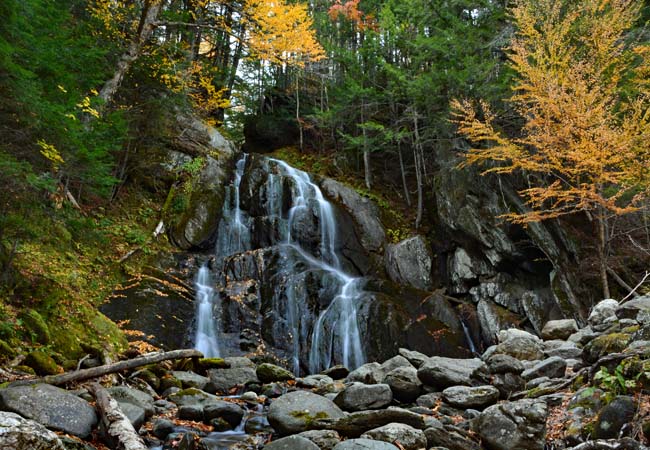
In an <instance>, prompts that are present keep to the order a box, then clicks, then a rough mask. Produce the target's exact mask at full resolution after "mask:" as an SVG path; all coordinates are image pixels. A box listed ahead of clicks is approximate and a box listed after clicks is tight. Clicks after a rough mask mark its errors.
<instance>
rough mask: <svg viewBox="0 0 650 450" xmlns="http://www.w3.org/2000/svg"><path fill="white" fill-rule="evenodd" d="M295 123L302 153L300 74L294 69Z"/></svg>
mask: <svg viewBox="0 0 650 450" xmlns="http://www.w3.org/2000/svg"><path fill="white" fill-rule="evenodd" d="M296 123H297V124H298V132H299V133H300V151H302V150H303V148H304V135H303V129H302V122H301V120H300V72H299V71H298V69H296Z"/></svg>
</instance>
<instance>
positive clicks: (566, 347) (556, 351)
mask: <svg viewBox="0 0 650 450" xmlns="http://www.w3.org/2000/svg"><path fill="white" fill-rule="evenodd" d="M547 342H560V345H558V346H552V347H546V346H545V348H544V354H545V355H546V356H558V357H560V358H562V359H564V360H569V359H580V358H581V357H582V349H581V348H580V347H578V344H576V343H575V342H571V341H547Z"/></svg>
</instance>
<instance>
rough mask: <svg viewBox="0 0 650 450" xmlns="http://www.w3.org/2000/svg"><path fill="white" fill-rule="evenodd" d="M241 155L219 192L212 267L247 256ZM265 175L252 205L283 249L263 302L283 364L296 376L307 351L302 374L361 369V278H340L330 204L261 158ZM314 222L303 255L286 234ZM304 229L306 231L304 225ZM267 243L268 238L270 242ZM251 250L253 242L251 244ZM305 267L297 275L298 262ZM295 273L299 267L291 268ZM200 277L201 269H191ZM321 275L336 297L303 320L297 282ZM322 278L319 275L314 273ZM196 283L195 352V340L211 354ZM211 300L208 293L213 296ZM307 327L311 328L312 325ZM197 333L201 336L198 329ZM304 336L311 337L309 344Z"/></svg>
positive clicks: (283, 167)
mask: <svg viewBox="0 0 650 450" xmlns="http://www.w3.org/2000/svg"><path fill="white" fill-rule="evenodd" d="M246 160H247V155H244V156H243V157H242V158H241V159H240V160H239V161H238V162H237V165H236V172H235V177H234V180H233V183H232V185H231V186H229V187H227V189H226V198H225V202H224V208H223V210H222V220H221V221H220V224H219V230H218V236H217V244H216V248H215V253H216V259H217V262H219V263H221V262H223V261H224V259H225V258H227V257H228V256H231V255H235V254H237V253H241V252H244V251H247V250H251V249H252V247H253V244H252V242H251V228H252V220H251V218H250V217H249V215H248V214H247V213H246V211H242V209H241V204H240V199H241V192H240V191H241V182H242V178H243V176H244V169H245V166H246ZM267 161H268V165H269V167H268V172H269V173H268V174H267V176H266V182H265V184H264V185H262V186H258V187H257V189H259V192H256V194H257V197H256V199H257V201H259V202H260V203H262V204H261V205H258V206H259V207H261V208H262V209H263V210H264V211H265V215H266V216H267V217H268V218H272V219H274V220H276V221H277V224H278V233H279V235H278V236H276V242H277V243H278V244H281V245H282V246H283V248H285V249H286V250H287V258H288V259H287V261H286V267H284V268H282V269H281V270H283V271H284V274H285V275H286V276H285V277H284V278H283V279H282V280H278V285H277V288H274V290H275V292H274V294H273V298H272V299H271V301H272V304H273V309H274V311H276V312H277V314H278V315H279V316H280V318H281V320H278V321H276V323H274V325H273V332H274V333H280V335H286V336H288V341H289V342H290V344H289V345H290V347H291V348H288V349H287V350H289V351H290V352H291V362H292V366H293V370H294V372H295V373H296V374H298V373H299V372H300V357H301V355H305V352H306V348H305V347H309V358H308V365H309V371H310V372H312V373H317V372H319V371H321V370H323V369H325V368H327V367H329V366H330V365H332V364H333V363H336V364H338V363H340V364H344V365H345V366H346V367H349V368H351V369H353V368H356V367H358V366H360V365H361V364H363V363H364V361H365V358H364V352H363V348H362V346H361V337H360V332H359V327H358V323H357V303H358V300H359V298H360V297H361V294H362V293H363V291H362V290H361V279H360V278H355V277H353V276H350V275H349V274H347V273H345V271H344V270H343V269H342V267H341V262H340V260H339V256H338V255H337V253H336V241H337V228H336V220H335V216H334V209H333V207H332V205H331V204H330V203H329V202H328V201H327V200H326V199H325V198H324V196H323V194H322V192H321V190H320V188H319V187H318V186H317V185H316V184H314V183H313V182H312V181H311V180H310V178H309V175H308V174H307V173H305V172H303V171H301V170H298V169H295V168H293V167H291V166H289V165H288V164H287V163H285V162H283V161H279V160H276V159H268V160H267ZM286 179H291V180H292V182H291V183H290V189H291V205H290V206H289V209H288V211H287V210H286V209H285V210H283V204H286V202H283V195H284V194H285V193H286V191H285V190H284V189H283V187H284V186H285V185H286V184H287V183H284V182H283V180H286ZM313 216H316V220H317V222H318V227H319V230H318V231H319V237H320V239H319V242H318V248H317V249H316V248H315V249H313V252H312V250H310V249H309V248H306V246H303V245H301V242H300V239H301V238H300V236H294V225H296V226H300V225H299V224H300V221H301V220H307V221H308V222H309V220H311V219H312V218H313ZM306 226H309V225H306ZM270 239H271V238H270ZM256 245H257V244H256ZM305 263H306V264H307V265H308V266H309V268H307V269H304V264H305ZM299 267H300V268H299ZM202 271H204V272H205V273H208V270H207V268H205V269H204V268H202V269H201V270H200V271H199V277H200V276H201V273H202ZM319 271H320V272H324V273H326V274H327V280H321V282H323V283H330V284H331V285H334V286H335V288H336V294H335V295H334V296H333V300H332V301H331V303H330V304H329V305H328V306H327V308H325V309H324V310H323V311H321V312H320V314H319V315H318V318H317V319H316V318H314V319H311V317H312V314H311V312H310V311H309V308H308V306H307V291H306V286H305V282H306V279H307V275H308V274H309V273H311V272H319ZM321 276H322V275H321ZM198 286H199V285H198V281H197V302H198V303H199V309H198V310H197V315H198V316H197V319H198V320H197V322H198V323H199V326H204V328H203V329H202V328H199V331H198V332H197V340H196V342H197V349H199V350H201V351H203V352H205V351H206V350H203V349H201V348H199V347H198V345H199V342H200V341H199V336H201V337H202V338H203V337H205V339H202V340H201V342H207V343H208V344H209V346H210V347H214V348H215V349H216V352H217V353H218V345H217V338H216V334H210V333H216V332H217V330H216V329H215V328H216V327H214V324H213V325H212V328H213V329H212V330H208V329H207V328H205V327H209V323H212V322H211V320H210V318H211V315H207V314H205V315H199V314H203V313H201V311H202V310H201V305H202V303H201V299H199V295H200V292H201V290H200V289H199V287H198ZM211 295H214V294H213V293H212V294H211ZM312 322H313V323H312ZM201 330H203V331H201ZM310 335H311V338H310Z"/></svg>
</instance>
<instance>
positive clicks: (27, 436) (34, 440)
mask: <svg viewBox="0 0 650 450" xmlns="http://www.w3.org/2000/svg"><path fill="white" fill-rule="evenodd" d="M0 448H1V449H7V450H9V449H11V450H65V447H64V446H63V444H62V443H61V441H60V440H59V437H58V436H57V435H56V434H55V433H54V432H52V431H50V430H48V429H47V428H45V427H44V426H43V425H41V424H40V423H38V422H35V421H33V420H28V419H25V418H23V417H21V416H19V415H18V414H15V413H12V412H5V411H0Z"/></svg>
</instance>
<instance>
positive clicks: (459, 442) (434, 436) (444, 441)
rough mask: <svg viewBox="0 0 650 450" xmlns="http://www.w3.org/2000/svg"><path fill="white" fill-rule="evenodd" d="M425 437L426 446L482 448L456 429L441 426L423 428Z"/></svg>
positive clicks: (450, 449)
mask: <svg viewBox="0 0 650 450" xmlns="http://www.w3.org/2000/svg"><path fill="white" fill-rule="evenodd" d="M424 435H425V436H426V438H427V448H441V449H442V448H446V449H447V450H482V447H481V446H480V445H478V444H477V443H476V442H474V441H472V440H470V439H468V438H466V437H465V436H463V435H461V434H460V433H458V432H457V431H454V430H448V429H445V428H443V427H442V425H441V426H439V427H438V426H435V427H429V428H427V429H426V430H424Z"/></svg>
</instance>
